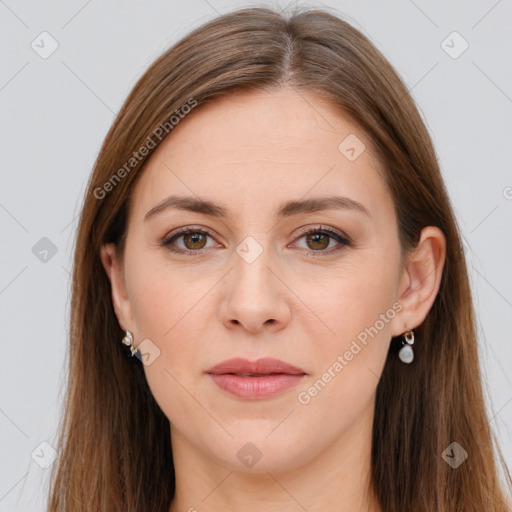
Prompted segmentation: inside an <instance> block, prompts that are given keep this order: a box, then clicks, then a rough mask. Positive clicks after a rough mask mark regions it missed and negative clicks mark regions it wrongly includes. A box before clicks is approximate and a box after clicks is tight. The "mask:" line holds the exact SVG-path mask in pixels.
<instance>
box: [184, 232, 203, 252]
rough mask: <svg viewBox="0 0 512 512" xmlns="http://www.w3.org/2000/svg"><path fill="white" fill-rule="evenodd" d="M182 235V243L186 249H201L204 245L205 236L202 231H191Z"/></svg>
mask: <svg viewBox="0 0 512 512" xmlns="http://www.w3.org/2000/svg"><path fill="white" fill-rule="evenodd" d="M182 236H183V243H184V244H185V247H186V248H187V249H191V250H193V251H194V250H197V249H203V248H204V246H205V245H206V236H207V235H205V234H204V233H199V232H193V233H187V234H185V235H182Z"/></svg>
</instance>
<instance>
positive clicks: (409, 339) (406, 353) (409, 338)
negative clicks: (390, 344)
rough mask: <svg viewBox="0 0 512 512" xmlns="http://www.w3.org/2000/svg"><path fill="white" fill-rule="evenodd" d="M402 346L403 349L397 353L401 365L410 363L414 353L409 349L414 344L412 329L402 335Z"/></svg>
mask: <svg viewBox="0 0 512 512" xmlns="http://www.w3.org/2000/svg"><path fill="white" fill-rule="evenodd" d="M402 344H403V347H402V348H401V349H400V352H398V357H399V358H400V360H401V361H402V362H403V363H407V364H409V363H412V360H413V359H414V352H413V350H412V347H411V345H413V344H414V331H413V330H412V329H411V330H410V331H407V332H406V333H405V334H404V335H403V340H402Z"/></svg>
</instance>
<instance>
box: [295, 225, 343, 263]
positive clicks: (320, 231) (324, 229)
mask: <svg viewBox="0 0 512 512" xmlns="http://www.w3.org/2000/svg"><path fill="white" fill-rule="evenodd" d="M301 231H302V233H303V234H302V236H301V237H300V238H299V239H298V240H301V239H305V243H306V247H305V249H306V250H307V254H308V255H309V256H316V255H317V254H321V255H325V254H332V253H335V252H338V251H340V250H341V249H343V247H345V246H351V245H352V242H351V240H350V238H349V237H348V236H346V235H344V234H343V233H341V232H340V231H337V230H335V229H333V228H330V227H328V226H319V227H315V228H312V229H311V228H304V229H303V230H301ZM333 246H334V247H333Z"/></svg>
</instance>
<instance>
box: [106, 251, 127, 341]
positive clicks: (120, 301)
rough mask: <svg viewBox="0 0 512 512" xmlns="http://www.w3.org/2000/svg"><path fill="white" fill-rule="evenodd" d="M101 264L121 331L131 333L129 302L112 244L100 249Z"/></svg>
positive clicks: (121, 270) (121, 271)
mask: <svg viewBox="0 0 512 512" xmlns="http://www.w3.org/2000/svg"><path fill="white" fill-rule="evenodd" d="M100 256H101V262H102V264H103V267H104V269H105V272H106V273H107V276H108V278H109V280H110V286H111V290H112V304H113V306H114V311H115V314H116V317H117V321H118V322H119V326H120V327H121V329H123V331H124V330H126V329H128V330H130V331H132V332H133V329H134V321H133V315H132V308H131V305H130V300H129V298H128V294H127V292H126V285H125V281H124V275H123V269H122V268H121V264H120V262H119V259H118V258H117V257H116V246H115V244H113V243H110V244H105V245H103V246H102V247H101V252H100Z"/></svg>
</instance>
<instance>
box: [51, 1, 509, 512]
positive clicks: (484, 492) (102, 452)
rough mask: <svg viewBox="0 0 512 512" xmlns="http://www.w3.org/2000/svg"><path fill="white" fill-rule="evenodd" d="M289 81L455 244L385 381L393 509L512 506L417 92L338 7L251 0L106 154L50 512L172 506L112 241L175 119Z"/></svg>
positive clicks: (380, 447)
mask: <svg viewBox="0 0 512 512" xmlns="http://www.w3.org/2000/svg"><path fill="white" fill-rule="evenodd" d="M281 86H289V87H293V88H294V89H296V90H297V91H301V90H302V91H310V92H314V93H315V94H320V95H321V96H322V97H323V98H325V99H328V100H329V101H330V102H331V104H332V105H333V107H334V108H339V109H340V110H341V111H343V112H344V113H346V114H349V115H350V116H352V118H353V119H354V120H355V121H356V122H357V123H358V124H359V125H360V126H361V127H362V129H363V130H365V131H366V132H367V133H368V135H369V136H370V137H371V139H372V140H373V144H374V147H375V150H376V151H377V154H378V155H379V157H380V159H381V161H382V163H383V164H384V167H385V170H386V173H385V179H386V180H387V183H388V186H389V189H390V191H391V194H392V196H393V199H394V204H395V208H396V213H397V218H398V225H399V232H400V240H401V244H402V247H403V249H404V250H407V249H410V248H412V247H414V246H415V244H416V243H417V242H418V240H419V235H420V231H421V229H422V228H423V227H425V226H429V225H432V226H437V227H439V228H440V229H441V230H442V231H443V232H444V234H445V236H446V240H447V247H446V251H447V252H446V262H445V267H444V269H443V276H442V281H441V287H440V290H439V293H438V295H437V297H436V300H435V302H434V304H433V306H432V309H431V311H430V312H429V314H428V316H427V318H426V320H425V321H424V323H423V324H422V325H421V326H420V327H419V328H418V329H417V333H416V340H417V343H416V344H415V346H414V350H415V354H416V357H415V361H414V364H413V365H404V364H403V363H400V361H399V360H398V358H397V357H396V341H397V340H392V343H391V345H390V351H389V354H388V358H387V361H386V364H385V367H384V371H383V374H382V376H381V378H380V381H379V383H378V387H377V396H376V407H375V418H374V425H373V440H372V460H371V467H372V475H371V476H372V482H371V483H372V486H371V487H372V492H373V493H374V495H375V497H376V499H377V500H378V502H379V503H380V506H381V507H382V510H383V511H384V512H398V511H414V512H433V511H436V512H455V511H457V512H459V511H461V510H464V511H465V512H471V511H474V512H482V511H484V510H485V511H486V512H498V511H499V512H504V511H505V510H509V509H508V508H507V507H508V504H507V502H506V497H505V493H504V490H503V488H502V487H501V482H500V475H499V471H498V464H497V457H498V455H499V458H500V460H501V463H502V465H503V468H504V470H505V471H504V474H505V475H506V481H507V484H508V485H509V486H510V485H511V483H512V482H511V479H510V474H509V472H508V469H507V467H506V464H505V462H504V460H503V457H502V455H501V452H500V450H499V447H498V446H497V443H496V440H495V438H494V435H493V433H492V431H491V429H490V426H489V417H488V414H487V412H486V406H485V402H484V395H483V389H482V376H481V372H480V367H479V357H478V350H477V338H476V326H475V315H474V311H473V304H472V299H471V291H470V287H469V283H468V274H467V268H466V263H465V259H464V251H463V247H462V245H461V239H460V235H459V231H458V227H457V224H456V220H455V218H454V215H453V212H452V207H451V204H450V201H449V198H448V196H447V193H446V190H445V187H444V184H443V181H442V178H441V174H440V171H439V166H438V162H437V159H436V155H435V152H434V149H433V146H432V142H431V139H430V136H429V133H428V131H427V129H426V127H425V126H424V124H423V122H422V119H421V117H420V115H419V113H418V110H417V108H416V106H415V104H414V102H413V100H412V98H411V96H410V95H409V93H408V90H407V88H406V87H405V85H404V84H403V83H402V81H401V80H400V78H399V76H398V75H397V73H396V72H395V70H394V69H393V67H392V66H391V65H390V63H389V62H388V61H387V60H386V59H385V58H384V57H383V55H382V54H381V53H380V52H379V51H378V50H377V49H376V48H375V47H374V46H373V44H372V43H371V42H370V41H369V40H368V39H367V38H366V37H365V36H364V35H362V34H361V33H360V32H359V31H358V30H356V29H355V28H353V27H352V26H351V25H349V24H348V23H346V22H345V21H343V20H341V19H340V18H339V17H338V16H336V15H334V14H331V13H329V12H328V11H325V10H319V9H309V10H308V9H302V10H297V11H296V12H294V13H293V14H292V15H282V14H280V13H278V12H277V11H273V10H271V9H268V8H247V9H240V10H238V11H234V12H231V13H228V14H226V15H222V16H220V17H217V18H216V19H214V20H212V21H210V22H208V23H206V24H204V25H203V26H201V27H199V28H197V29H195V30H194V31H192V32H191V33H190V34H188V35H187V36H186V37H185V38H183V39H182V40H181V41H179V42H178V43H177V44H175V45H174V46H173V47H172V48H170V49H169V50H168V51H166V52H165V53H164V54H163V55H162V56H161V57H159V58H158V59H157V60H156V61H155V62H154V63H153V64H152V65H151V66H150V67H149V69H148V70H147V71H146V73H145V74H144V75H143V76H142V77H141V78H140V80H139V81H138V82H137V84H136V85H135V87H134V88H133V90H132V91H131V93H130V95H129V97H128V98H127V100H126V101H125V103H124V105H123V107H122V108H121V111H120V112H119V115H118V116H117V118H116V119H115V121H114V123H113V125H112V127H111V129H110V131H109V133H108V134H107V136H106V138H105V141H104V143H103V146H102V148H101V151H100V153H99V155H98V158H97V161H96V164H95V166H94V170H93V172H92V175H91V177H90V181H89V184H88V190H87V192H86V194H85V197H84V202H83V207H82V212H81V217H80V223H79V227H78V233H77V240H76V252H75V259H74V267H73V285H72V286H73V287H72V302H71V322H70V344H69V377H68V378H69V383H68V388H67V397H66V402H65V404H64V411H63V415H62V421H61V425H60V432H59V434H60V437H59V453H60V457H59V458H58V461H57V462H56V463H55V464H54V467H53V468H52V475H51V476H52V480H51V488H50V493H49V494H50V497H49V505H48V511H49V512H57V511H67V512H78V511H93V510H94V511H97V510H103V511H114V510H116V511H117V510H123V511H137V512H144V511H148V512H149V511H151V512H155V511H157V510H160V511H162V512H165V511H167V510H168V507H169V506H170V503H171V500H172V498H173V495H174V467H173V465H172V450H171V443H170V432H169V430H170V425H169V421H168V419H167V418H166V417H165V415H164V414H163V412H162V411H161V409H160V408H159V407H158V405H157V403H156V402H155V400H154V398H153V396H152V394H151V392H150V389H149V387H148V384H147V382H146V379H145V376H144V372H143V367H142V365H141V364H137V363H140V362H139V361H137V359H136V358H135V359H130V358H128V357H126V353H125V352H124V351H123V348H124V347H123V346H122V345H121V343H120V340H121V338H122V337H123V334H124V333H123V331H122V330H121V328H120V326H119V324H118V322H117V319H116V316H115V314H114V310H113V306H112V302H111V298H110V283H109V280H108V278H107V275H106V273H105V271H104V269H103V267H102V264H101V260H100V247H101V245H102V244H105V243H108V242H114V243H116V244H117V247H118V252H120V253H121V255H122V252H123V249H124V245H123V243H124V236H125V234H126V219H127V212H128V208H129V201H130V194H131V191H132V190H133V187H134V184H135V183H136V180H137V176H139V175H140V172H141V169H142V168H143V165H144V162H145V161H146V160H147V159H148V158H149V157H150V156H151V154H152V152H153V151H154V148H155V147H157V146H158V144H160V142H161V141H162V140H164V139H165V135H167V134H170V133H171V132H172V125H173V123H174V121H170V120H171V118H172V116H174V117H175V119H177V117H176V116H179V117H181V116H182V115H183V112H185V113H186V112H187V110H186V109H185V107H184V105H187V104H188V105H189V106H190V105H192V104H194V105H197V106H195V107H194V108H195V109H199V108H200V107H201V105H202V104H205V103H207V102H211V101H215V99H216V98H219V97H221V96H225V95H228V94H230V92H233V91H236V90H245V91H251V90H254V91H256V90H271V89H273V88H278V87H281ZM189 110H190V108H189ZM192 115H193V114H192ZM162 127H164V129H163V131H162ZM149 141H151V143H150V142H149ZM143 147H146V148H147V151H145V152H142V151H140V152H139V151H138V150H139V148H143ZM134 152H137V157H134ZM142 153H145V154H144V155H143V154H142ZM121 169H124V172H123V171H121ZM107 183H110V185H108V184H107ZM452 442H457V443H458V444H459V445H460V446H461V447H462V448H463V449H464V450H465V451H466V452H467V453H468V458H467V460H466V461H465V462H464V463H462V464H461V465H460V466H459V467H458V468H456V469H453V468H452V467H450V465H449V464H447V463H446V462H445V460H443V457H442V453H443V451H444V450H445V449H446V448H447V447H448V446H449V445H450V444H451V443H452Z"/></svg>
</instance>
